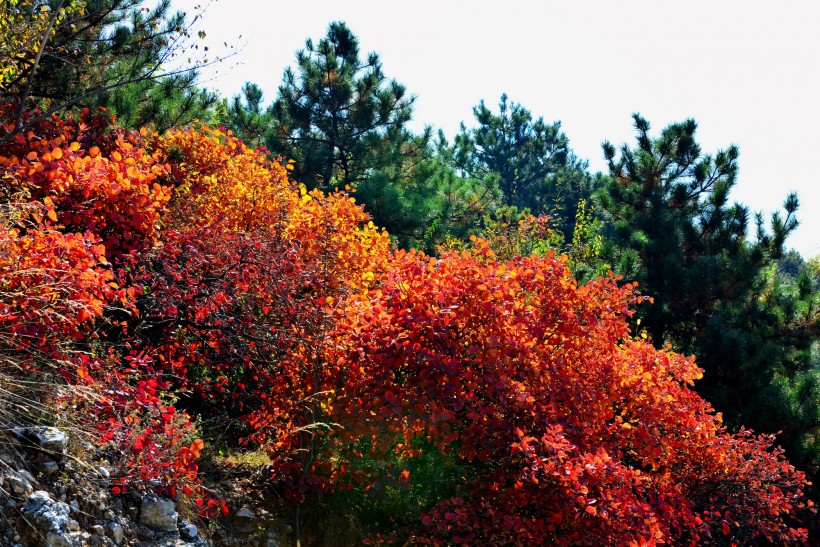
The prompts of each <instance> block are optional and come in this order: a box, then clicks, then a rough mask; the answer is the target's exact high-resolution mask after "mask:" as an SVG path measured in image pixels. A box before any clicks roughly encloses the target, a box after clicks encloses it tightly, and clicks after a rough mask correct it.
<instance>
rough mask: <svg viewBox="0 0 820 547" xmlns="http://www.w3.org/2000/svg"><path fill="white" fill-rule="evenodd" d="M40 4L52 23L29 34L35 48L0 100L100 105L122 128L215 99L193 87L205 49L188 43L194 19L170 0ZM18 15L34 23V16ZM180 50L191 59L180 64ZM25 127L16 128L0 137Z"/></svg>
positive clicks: (181, 114) (182, 113) (28, 5)
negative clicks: (175, 9) (173, 8)
mask: <svg viewBox="0 0 820 547" xmlns="http://www.w3.org/2000/svg"><path fill="white" fill-rule="evenodd" d="M41 4H42V3H41V2H31V1H28V0H24V1H21V2H18V9H21V10H24V11H25V10H29V11H31V12H34V11H39V10H40V8H41V7H42V6H41ZM46 4H47V6H46V13H53V14H54V15H53V17H54V21H53V23H54V24H53V25H51V26H50V27H49V28H50V31H49V32H45V30H43V31H42V32H40V33H39V34H38V36H37V38H36V40H34V41H35V42H36V45H37V49H38V50H39V48H40V44H42V54H40V55H39V56H38V55H34V54H33V53H32V54H29V53H31V51H29V53H27V54H26V55H23V57H22V58H21V59H20V62H19V63H17V65H16V69H15V70H14V71H13V72H12V76H11V77H8V78H7V79H6V80H7V81H5V82H4V86H3V89H2V91H3V95H4V96H5V98H6V99H7V100H9V99H10V100H13V101H15V102H16V103H17V104H18V105H21V107H22V108H29V107H30V106H32V104H37V105H39V106H41V107H42V108H43V109H44V110H45V111H46V112H47V113H50V112H59V111H60V110H63V109H66V108H73V107H98V106H103V107H106V108H109V109H110V110H112V111H113V112H114V114H116V115H117V116H118V117H119V118H120V122H121V123H123V124H124V125H126V126H129V127H137V126H145V125H147V126H152V127H154V128H157V129H159V130H163V129H167V128H168V127H171V126H174V125H180V124H185V123H189V122H190V121H191V120H192V119H194V118H197V117H203V116H204V115H206V114H207V113H208V111H209V109H210V108H211V107H212V106H213V105H214V104H215V102H216V96H215V95H214V94H212V93H209V92H207V91H204V90H202V89H200V88H198V87H197V72H196V68H197V67H199V66H201V65H202V64H203V63H206V62H207V60H206V59H207V53H205V52H204V49H203V50H199V45H198V44H194V43H191V40H192V39H193V36H192V33H194V24H195V20H196V17H194V18H189V17H186V15H185V14H184V13H181V12H177V13H173V12H172V11H171V3H170V0H161V1H159V2H158V3H157V4H156V5H155V6H154V7H153V8H150V9H149V8H144V7H142V4H143V0H87V1H85V2H76V1H71V2H66V1H60V0H55V1H51V2H47V3H46ZM24 20H25V21H28V23H27V24H32V25H34V30H35V31H36V30H37V29H38V28H39V27H36V23H37V20H36V19H33V18H32V17H27V18H24ZM199 34H200V35H202V31H199ZM0 41H2V40H0ZM29 49H30V48H29ZM198 50H199V51H198ZM183 54H186V55H187V56H189V57H191V59H192V60H191V61H190V62H189V63H184V62H182V61H181V59H180V57H181V55H183ZM169 67H170V68H169ZM173 67H177V68H173ZM46 117H47V116H46ZM29 122H31V120H29ZM17 125H20V122H19V121H18V124H17ZM24 129H25V127H15V128H14V130H13V132H12V134H7V135H4V136H3V137H2V139H8V138H10V136H13V133H17V132H20V131H23V130H24Z"/></svg>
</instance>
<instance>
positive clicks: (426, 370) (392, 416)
mask: <svg viewBox="0 0 820 547" xmlns="http://www.w3.org/2000/svg"><path fill="white" fill-rule="evenodd" d="M393 258H394V261H393V267H392V268H391V269H390V272H389V274H388V276H387V279H386V280H385V281H384V283H382V284H381V285H380V286H379V288H378V289H376V290H374V291H373V292H372V293H371V299H370V301H369V302H360V303H358V304H357V305H359V306H361V307H360V308H359V309H358V312H357V313H356V314H352V315H353V316H354V317H356V320H355V321H353V322H350V323H348V324H346V325H344V326H342V327H340V328H341V329H342V330H341V331H340V339H339V341H337V343H336V344H335V347H336V348H337V352H335V353H334V354H333V357H334V358H336V359H340V360H343V361H344V362H345V363H346V366H345V367H344V369H345V370H346V371H347V373H346V374H345V375H344V376H343V377H340V384H339V386H338V390H339V391H342V392H344V393H345V396H344V397H339V406H338V407H337V408H336V409H335V411H336V414H335V415H334V416H335V418H334V419H335V420H336V421H338V422H339V423H342V424H344V425H345V429H344V430H343V432H342V433H341V434H340V435H339V437H338V439H339V442H340V443H342V444H344V443H345V442H347V443H348V444H347V450H348V452H347V457H348V458H349V459H350V460H354V459H355V458H356V457H358V454H357V452H358V451H359V450H360V448H359V447H360V445H359V444H358V442H355V441H354V440H355V439H361V438H366V439H368V440H369V441H370V442H369V443H368V446H369V454H368V457H370V458H374V459H381V460H382V461H385V462H386V461H388V459H386V458H385V457H384V454H389V453H396V452H399V453H402V452H403V453H405V454H406V455H407V456H408V457H412V456H413V455H414V453H413V448H412V447H413V442H412V441H413V439H416V438H422V439H425V440H426V441H427V442H428V443H431V444H432V445H433V446H436V447H437V448H438V450H440V451H441V452H443V453H449V452H450V451H452V452H453V453H455V454H456V455H457V457H458V458H460V459H461V460H463V461H464V462H468V463H470V464H471V465H473V466H474V472H473V473H472V474H471V475H470V476H469V477H467V480H466V481H465V482H464V483H463V484H461V485H459V488H458V491H457V492H456V493H455V495H454V496H452V497H450V498H447V499H444V500H431V502H432V507H430V509H429V510H428V512H427V513H426V514H425V515H424V516H422V518H421V519H420V521H419V524H420V528H419V529H417V531H416V533H415V534H412V535H411V539H412V541H415V542H419V543H429V544H434V545H444V544H465V545H476V544H486V545H489V544H493V545H497V544H505V545H506V544H521V545H534V544H566V545H603V544H618V545H627V544H630V543H634V544H638V545H641V544H648V543H653V542H654V543H672V544H680V543H683V544H692V545H698V544H709V543H712V544H724V543H725V544H730V543H738V544H741V543H742V544H748V543H753V542H759V541H764V542H774V543H778V544H783V543H801V542H804V541H807V539H806V538H807V536H806V533H807V532H806V530H805V529H801V528H800V527H799V523H797V522H795V521H794V520H793V517H792V515H793V514H794V512H795V511H796V510H797V509H798V508H800V507H802V506H805V504H806V500H805V499H804V496H803V495H802V490H803V488H804V486H805V479H804V477H803V474H802V473H800V472H798V471H796V470H795V469H794V468H793V467H792V466H790V465H789V464H788V463H787V462H785V460H784V458H783V455H782V452H781V451H780V450H779V449H775V448H772V441H773V440H772V439H771V438H765V437H761V438H758V437H755V436H753V435H751V434H749V433H747V432H742V433H740V434H737V435H731V434H729V433H728V432H727V431H726V430H725V428H724V427H723V426H722V425H721V423H720V416H718V415H716V414H715V413H714V412H713V411H712V409H711V408H710V406H709V405H708V404H707V403H706V402H705V401H703V400H702V399H701V398H700V397H699V396H698V395H697V394H695V393H694V391H692V390H691V389H690V388H691V385H692V383H693V382H694V381H695V380H697V379H698V378H700V377H701V371H700V369H699V368H698V367H697V366H696V365H695V363H694V359H693V358H684V357H683V356H681V355H678V354H675V353H673V352H671V351H669V350H656V349H654V348H653V347H652V345H651V344H649V343H647V342H646V341H645V340H644V339H643V338H642V337H641V336H636V337H633V336H632V335H631V333H630V332H629V324H628V318H629V317H630V316H631V315H632V313H633V312H632V308H631V306H632V304H633V303H635V302H636V301H637V300H638V298H639V297H638V296H636V293H635V291H634V287H633V286H632V285H630V284H624V285H621V286H619V284H618V283H616V280H615V279H612V278H600V279H597V280H595V281H592V282H590V283H588V284H586V285H582V286H579V285H577V283H576V282H575V280H574V278H573V276H572V275H571V273H570V272H569V270H568V268H567V266H566V260H565V259H564V258H562V257H554V256H549V255H548V256H545V257H537V256H531V257H516V258H513V259H512V260H509V261H498V260H496V258H495V254H494V252H493V251H492V250H491V249H490V248H489V246H488V244H487V243H483V242H481V241H480V240H478V241H476V243H475V249H474V250H471V251H463V252H452V253H449V254H446V255H444V256H443V257H442V258H440V259H432V258H428V257H425V256H424V255H420V254H416V253H402V252H398V253H396V254H395V255H394V257H393ZM341 348H344V349H343V350H341ZM340 350H341V352H339V351H340ZM397 438H398V440H397ZM393 472H400V470H396V471H393ZM382 473H383V474H384V473H387V471H382ZM363 479H365V478H364V477H363ZM378 480H379V478H378V477H377V476H373V477H370V481H371V482H372V483H373V484H375V483H376V482H377V481H378Z"/></svg>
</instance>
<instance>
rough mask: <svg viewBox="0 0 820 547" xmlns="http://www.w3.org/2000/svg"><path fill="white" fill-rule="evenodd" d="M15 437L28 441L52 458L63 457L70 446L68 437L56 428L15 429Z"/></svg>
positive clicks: (13, 431)
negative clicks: (68, 445) (67, 446)
mask: <svg viewBox="0 0 820 547" xmlns="http://www.w3.org/2000/svg"><path fill="white" fill-rule="evenodd" d="M12 433H13V434H14V436H15V437H17V438H18V439H20V440H22V441H27V442H29V443H32V444H33V445H35V446H36V447H38V448H39V449H40V450H42V451H43V452H46V453H48V454H51V455H52V456H62V454H63V453H65V448H66V445H67V444H68V435H66V434H65V433H63V432H62V431H60V430H59V429H57V428H56V427H47V426H39V427H15V428H14V429H13V430H12Z"/></svg>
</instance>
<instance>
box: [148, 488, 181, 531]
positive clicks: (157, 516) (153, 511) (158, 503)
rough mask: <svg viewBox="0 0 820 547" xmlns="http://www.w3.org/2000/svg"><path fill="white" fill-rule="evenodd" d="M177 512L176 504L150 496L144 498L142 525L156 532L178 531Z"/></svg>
mask: <svg viewBox="0 0 820 547" xmlns="http://www.w3.org/2000/svg"><path fill="white" fill-rule="evenodd" d="M177 518H178V515H177V512H176V507H175V506H174V502H173V501H171V500H169V499H165V498H161V497H159V496H156V495H154V494H149V495H147V496H145V497H144V498H142V506H141V507H140V523H141V524H144V525H146V526H149V527H151V528H154V529H156V530H162V531H171V530H176V529H177Z"/></svg>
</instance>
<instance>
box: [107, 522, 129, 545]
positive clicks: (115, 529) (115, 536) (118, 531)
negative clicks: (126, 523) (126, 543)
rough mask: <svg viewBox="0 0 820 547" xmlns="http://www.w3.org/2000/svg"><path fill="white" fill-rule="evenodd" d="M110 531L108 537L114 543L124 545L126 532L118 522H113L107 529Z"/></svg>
mask: <svg viewBox="0 0 820 547" xmlns="http://www.w3.org/2000/svg"><path fill="white" fill-rule="evenodd" d="M106 528H107V531H108V537H110V538H111V539H112V540H114V543H116V544H117V545H119V544H120V543H122V540H124V539H125V530H123V529H122V526H120V525H119V524H117V523H116V522H111V523H109V524H108V526H107V527H106Z"/></svg>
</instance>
